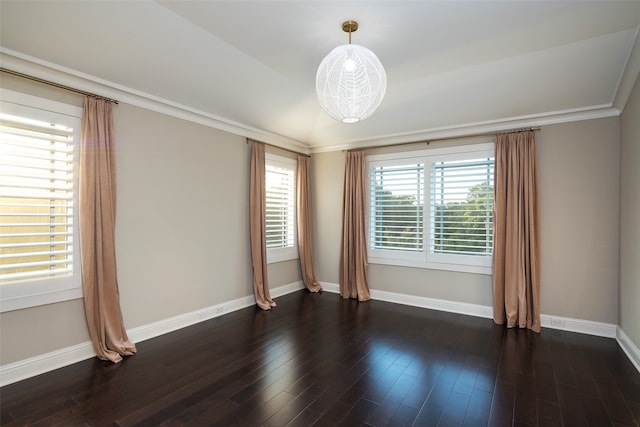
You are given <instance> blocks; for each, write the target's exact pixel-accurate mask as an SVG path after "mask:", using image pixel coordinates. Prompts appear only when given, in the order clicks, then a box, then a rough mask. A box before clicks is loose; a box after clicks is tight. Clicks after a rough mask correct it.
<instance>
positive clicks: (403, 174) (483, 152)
mask: <svg viewBox="0 0 640 427" xmlns="http://www.w3.org/2000/svg"><path fill="white" fill-rule="evenodd" d="M493 153H494V145H493V143H475V144H469V145H460V146H451V147H441V148H433V149H427V150H420V151H412V152H408V151H407V152H398V153H387V154H375V155H371V156H367V164H368V173H369V180H370V181H369V209H370V210H369V229H368V232H369V234H368V239H369V252H368V255H369V262H371V263H373V264H387V265H399V266H407V267H416V268H433V269H441V270H451V271H464V272H470V273H481V274H491V255H492V252H493V217H492V215H493V175H494V161H493V156H494V154H493Z"/></svg>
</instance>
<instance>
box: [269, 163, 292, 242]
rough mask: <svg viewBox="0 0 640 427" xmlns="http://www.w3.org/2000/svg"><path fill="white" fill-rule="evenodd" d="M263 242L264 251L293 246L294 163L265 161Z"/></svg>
mask: <svg viewBox="0 0 640 427" xmlns="http://www.w3.org/2000/svg"><path fill="white" fill-rule="evenodd" d="M265 175H266V176H265V181H266V238H267V249H276V248H293V247H295V246H296V244H295V238H296V237H295V236H296V234H295V233H296V228H295V222H296V219H295V195H296V186H295V184H296V182H295V180H296V169H295V163H293V164H292V163H287V162H284V161H278V160H275V159H274V158H273V157H271V156H269V157H267V162H266V168H265Z"/></svg>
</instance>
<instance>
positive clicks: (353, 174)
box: [340, 150, 371, 301]
mask: <svg viewBox="0 0 640 427" xmlns="http://www.w3.org/2000/svg"><path fill="white" fill-rule="evenodd" d="M366 176H367V174H366V164H365V158H364V151H363V150H353V151H347V152H346V159H345V171H344V190H343V196H342V241H341V246H340V295H342V298H357V299H358V301H368V300H370V299H371V295H370V294H369V284H368V283H367V265H368V264H369V261H368V258H367V226H366V224H367V222H366V211H367V209H366V206H367V205H366V182H365V181H366Z"/></svg>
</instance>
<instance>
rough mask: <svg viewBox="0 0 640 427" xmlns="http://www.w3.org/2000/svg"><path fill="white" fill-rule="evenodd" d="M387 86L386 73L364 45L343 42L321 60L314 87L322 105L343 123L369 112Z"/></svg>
mask: <svg viewBox="0 0 640 427" xmlns="http://www.w3.org/2000/svg"><path fill="white" fill-rule="evenodd" d="M386 90H387V74H386V73H385V71H384V68H383V67H382V64H381V63H380V60H379V59H378V57H377V56H376V55H375V54H374V53H373V52H371V51H370V50H369V49H367V48H366V47H364V46H360V45H357V44H345V45H342V46H338V47H336V48H335V49H333V50H332V51H331V52H329V54H328V55H327V56H326V57H325V58H324V59H323V60H322V62H321V63H320V66H319V67H318V73H317V74H316V91H317V92H318V101H319V102H320V105H321V106H322V109H323V110H324V111H326V112H327V114H329V115H330V116H331V117H333V118H334V119H336V120H340V121H342V122H344V123H356V122H359V121H360V120H364V119H366V118H367V117H369V116H370V115H371V114H373V112H374V111H376V109H377V108H378V106H379V105H380V103H381V102H382V98H384V94H385V92H386Z"/></svg>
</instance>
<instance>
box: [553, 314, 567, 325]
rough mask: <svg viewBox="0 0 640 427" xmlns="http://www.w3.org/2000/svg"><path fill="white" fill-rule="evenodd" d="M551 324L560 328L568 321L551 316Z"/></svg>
mask: <svg viewBox="0 0 640 427" xmlns="http://www.w3.org/2000/svg"><path fill="white" fill-rule="evenodd" d="M551 326H557V327H558V328H564V327H566V326H567V321H566V320H564V319H556V318H553V317H552V318H551Z"/></svg>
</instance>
